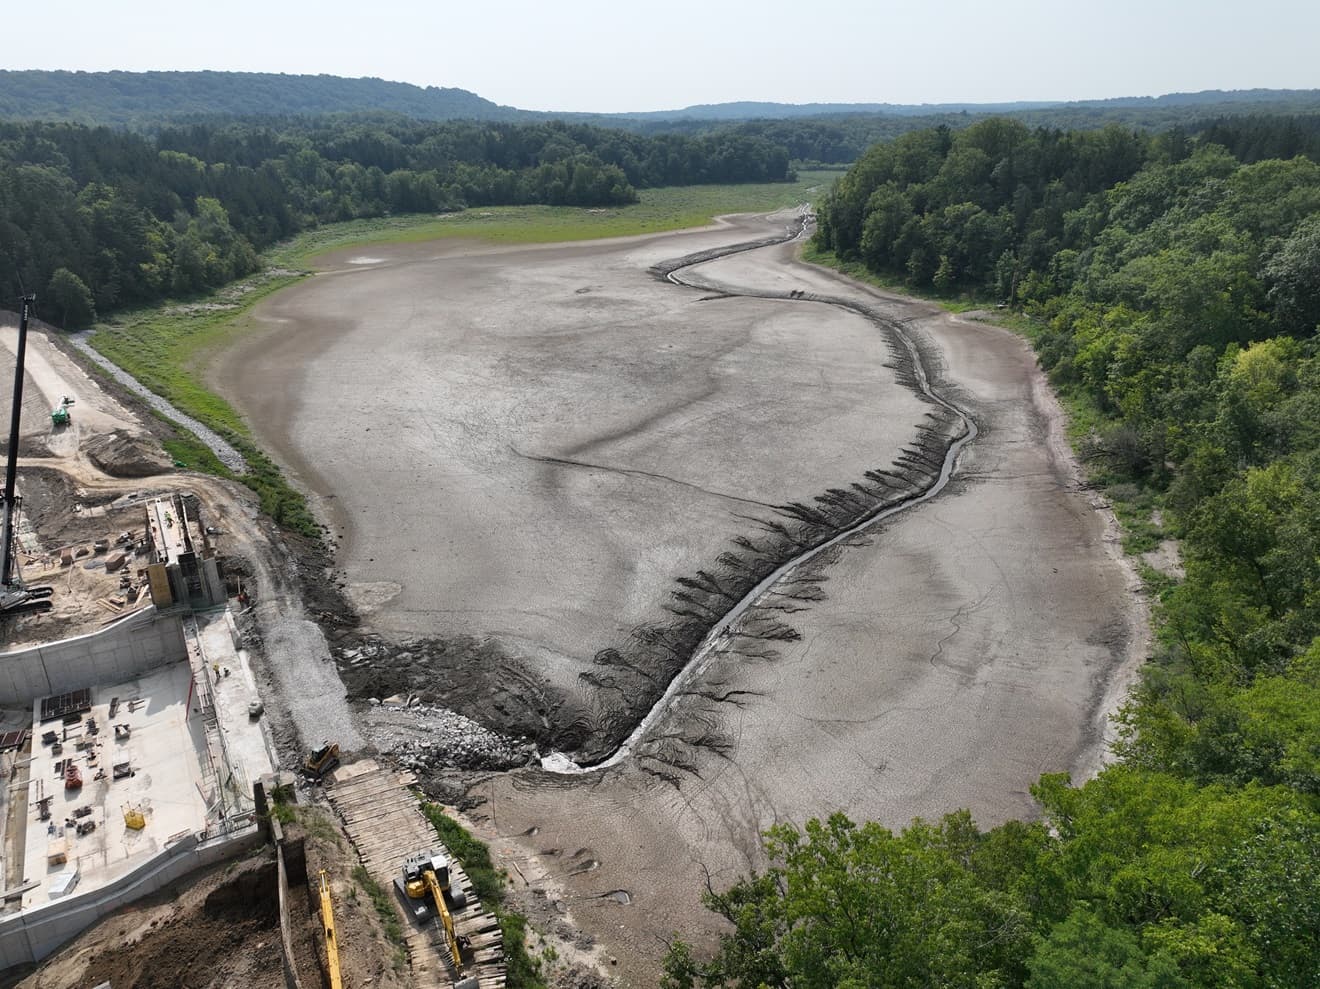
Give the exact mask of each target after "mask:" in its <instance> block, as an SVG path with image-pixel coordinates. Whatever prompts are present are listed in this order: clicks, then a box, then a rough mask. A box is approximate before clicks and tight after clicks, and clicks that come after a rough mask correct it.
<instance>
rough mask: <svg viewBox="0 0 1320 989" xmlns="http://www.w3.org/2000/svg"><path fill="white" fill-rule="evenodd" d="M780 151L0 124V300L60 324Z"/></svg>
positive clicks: (429, 131)
mask: <svg viewBox="0 0 1320 989" xmlns="http://www.w3.org/2000/svg"><path fill="white" fill-rule="evenodd" d="M788 177H789V167H788V155H787V153H786V152H785V151H784V150H783V149H782V148H781V147H779V146H777V145H775V144H773V143H771V142H770V141H768V140H765V139H763V138H759V137H755V136H749V135H739V134H711V135H705V136H699V137H686V136H682V135H662V136H656V137H643V136H639V135H631V134H626V133H623V132H620V131H612V130H603V129H600V128H594V127H587V126H568V125H564V124H558V123H550V124H478V123H454V124H434V123H420V122H416V121H408V120H403V119H400V118H393V117H392V118H373V119H361V118H307V119H303V118H289V119H284V120H278V121H262V122H243V121H237V122H229V123H209V124H194V125H189V126H182V127H178V128H166V129H163V130H161V131H159V132H157V133H156V134H155V135H154V136H153V137H149V138H148V137H145V136H142V135H139V134H135V133H130V132H127V131H122V130H111V129H109V128H87V127H83V126H80V125H73V124H42V123H35V124H0V293H2V294H3V296H4V298H8V299H14V298H16V297H17V296H18V295H19V294H20V293H21V292H22V291H24V290H26V291H35V292H37V293H39V294H41V296H42V303H43V315H44V316H47V317H48V318H51V319H53V320H55V321H56V322H59V323H61V324H63V325H67V326H70V327H76V326H81V325H85V324H86V323H88V322H89V321H90V320H91V319H92V317H93V315H94V314H95V313H96V312H102V313H104V312H108V311H110V310H112V309H115V308H118V307H122V306H127V305H134V304H141V303H145V302H149V301H152V300H155V299H159V298H162V297H164V296H166V295H186V294H188V293H192V292H197V291H200V290H202V289H206V288H211V287H215V286H218V285H222V284H224V283H225V282H228V281H230V280H231V279H233V278H236V277H238V276H241V275H244V274H247V273H248V272H250V271H252V270H253V269H254V268H255V266H256V263H257V252H258V251H259V250H261V249H263V248H265V247H267V246H268V245H270V244H272V243H273V242H275V241H277V240H279V239H281V238H284V237H287V236H289V235H290V234H293V233H296V232H298V231H300V230H303V229H306V228H308V227H312V226H316V225H319V224H324V223H330V222H333V221H337V220H348V219H353V218H357V217H371V216H381V215H385V214H390V213H416V212H436V211H449V210H458V209H462V208H464V207H465V206H477V205H502V204H523V203H544V204H549V205H570V206H603V205H610V204H625V203H630V202H633V201H635V200H636V192H635V188H636V187H648V186H657V185H692V184H697V183H709V182H748V181H756V182H765V181H782V180H785V179H787V178H788Z"/></svg>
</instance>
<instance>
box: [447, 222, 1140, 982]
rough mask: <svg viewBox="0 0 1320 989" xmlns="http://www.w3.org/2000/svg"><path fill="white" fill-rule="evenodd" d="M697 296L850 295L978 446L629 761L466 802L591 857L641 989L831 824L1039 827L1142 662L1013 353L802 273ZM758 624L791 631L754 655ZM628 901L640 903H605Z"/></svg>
mask: <svg viewBox="0 0 1320 989" xmlns="http://www.w3.org/2000/svg"><path fill="white" fill-rule="evenodd" d="M757 255H760V256H759V257H758V256H757ZM701 271H702V269H698V273H700V272H701ZM705 277H706V278H707V287H709V288H711V289H712V290H714V289H717V288H719V287H721V286H723V287H726V288H727V287H731V286H735V285H739V284H742V285H744V286H745V287H746V288H747V289H749V290H753V291H790V292H792V291H797V292H803V293H809V294H810V293H818V294H840V293H842V294H848V295H850V296H851V297H852V298H854V299H856V300H857V301H858V302H859V304H863V305H865V306H868V307H874V308H875V309H876V310H877V311H878V312H879V313H880V314H882V315H883V316H885V317H886V318H889V319H892V320H894V321H896V322H901V323H902V325H904V326H905V327H906V328H907V331H908V332H909V333H911V334H912V335H913V336H914V337H915V338H916V339H918V340H920V341H921V342H922V354H923V358H924V362H925V364H926V366H927V368H928V370H929V371H930V373H931V375H932V377H933V379H934V380H935V383H936V385H937V388H938V390H939V391H940V392H941V393H942V394H946V395H949V396H952V397H953V398H954V399H955V400H956V401H957V402H958V404H959V405H960V406H962V407H964V408H966V409H968V410H969V411H970V412H971V414H972V415H973V417H974V418H975V421H976V422H977V424H978V426H979V427H980V435H979V436H978V437H977V440H976V442H975V443H974V444H973V445H971V446H969V447H968V448H967V449H966V450H965V451H964V452H963V455H962V457H961V459H960V464H959V470H958V472H957V474H956V475H955V478H954V480H953V482H952V483H951V484H950V486H949V487H948V488H947V489H946V490H945V491H944V492H943V493H942V494H941V495H940V496H939V497H938V498H936V499H934V500H932V501H929V502H926V503H924V504H922V505H920V506H918V507H915V508H913V509H911V510H909V511H907V512H905V513H903V514H902V515H899V516H897V517H894V518H893V519H891V520H888V521H886V522H884V523H881V524H880V525H878V526H877V527H875V528H874V529H873V530H871V531H868V532H867V533H865V534H862V535H859V536H857V537H855V538H853V539H850V540H848V541H847V542H846V543H844V544H842V545H840V546H838V547H835V548H833V549H831V550H830V551H829V552H828V553H826V554H824V555H822V556H821V557H819V558H817V560H815V561H814V562H813V563H812V565H811V566H809V567H806V568H801V569H799V570H798V571H796V572H794V573H793V574H792V575H790V577H789V578H788V579H786V580H784V581H783V582H782V583H781V584H779V585H778V586H777V587H776V588H775V591H774V592H773V593H772V594H771V595H769V596H768V597H767V598H766V600H765V601H764V602H763V603H762V605H761V606H760V607H757V608H754V609H752V610H751V611H750V612H749V613H748V615H747V619H746V621H745V623H740V625H739V626H738V627H736V628H735V629H734V630H732V634H731V635H730V636H729V637H728V639H727V641H726V642H724V643H723V644H722V646H721V648H720V649H719V650H718V651H717V653H716V655H715V656H714V657H713V658H712V660H711V661H710V662H709V663H708V664H707V665H706V666H705V667H704V670H703V672H702V675H701V676H700V677H698V678H696V679H695V680H693V682H691V683H690V684H689V685H688V686H687V687H686V688H685V689H684V690H683V692H682V693H681V695H680V696H679V697H678V698H677V700H676V702H675V704H674V706H673V707H672V709H671V710H670V711H669V712H668V714H667V715H666V717H664V718H662V719H660V720H659V721H657V723H656V724H655V726H654V727H653V729H652V730H651V731H650V732H649V733H647V735H645V736H644V737H643V738H642V739H641V740H640V741H639V742H638V743H637V744H636V745H635V747H634V750H633V758H631V759H630V760H629V761H627V762H625V763H624V764H622V765H620V766H618V767H617V768H615V769H612V770H609V771H607V772H604V773H593V774H589V775H586V776H578V777H573V776H560V775H555V774H549V773H545V772H541V771H524V772H520V773H514V774H508V775H505V776H501V777H497V778H492V779H490V780H488V781H486V782H484V783H481V784H479V785H477V786H476V787H474V788H473V790H472V796H473V797H474V798H476V799H479V800H482V801H484V802H483V803H482V805H481V807H480V808H479V809H478V810H476V811H474V813H478V814H482V815H484V816H485V819H486V821H487V823H488V825H489V826H491V827H492V828H495V829H497V830H498V832H499V833H500V834H501V835H502V836H504V837H505V840H506V841H508V842H510V843H515V844H517V845H518V846H520V847H523V848H526V849H527V850H528V851H529V852H539V853H541V854H543V855H553V854H554V853H555V851H556V850H558V849H566V848H588V849H590V850H591V857H592V859H593V860H594V861H595V862H596V863H597V867H596V868H595V869H593V870H592V871H591V872H590V873H588V874H577V873H573V872H571V871H570V872H567V873H566V874H565V876H564V882H565V884H566V886H567V888H568V891H569V893H568V896H567V898H566V903H567V905H568V906H569V907H570V908H571V909H572V910H573V912H574V915H575V916H576V917H577V918H578V920H579V922H580V923H581V924H582V925H583V926H584V927H585V928H586V929H587V930H588V931H591V932H593V933H596V934H598V935H599V936H600V937H601V938H603V939H605V940H606V942H607V943H608V944H609V945H610V947H611V950H613V951H615V952H616V953H617V954H618V956H619V957H620V967H621V970H622V971H623V973H624V975H625V976H626V977H628V979H629V981H630V982H631V983H632V984H635V985H650V984H654V982H655V980H656V978H657V976H658V965H659V959H660V957H661V956H662V955H663V947H662V941H663V939H665V938H667V937H669V936H670V935H671V934H672V932H674V931H679V932H681V933H683V934H684V935H685V936H687V937H689V938H690V939H693V940H695V941H696V942H697V943H698V944H702V943H709V942H710V941H711V939H712V938H713V937H714V936H715V933H716V928H715V925H714V924H713V923H712V917H710V916H709V915H706V914H705V913H704V912H703V911H702V909H701V907H700V896H701V892H702V891H703V890H704V889H705V888H706V886H707V884H708V883H710V884H713V885H715V886H716V887H717V888H719V887H722V886H724V885H727V884H728V883H730V882H732V881H733V879H734V878H735V877H737V876H738V875H740V874H743V873H745V871H746V870H747V869H749V868H752V867H756V866H759V865H761V864H763V861H762V857H761V853H760V849H759V834H760V832H761V831H762V830H763V829H765V828H766V827H768V826H770V825H772V824H775V823H778V822H782V821H795V822H799V823H800V822H802V821H803V820H805V819H806V818H808V817H819V816H823V815H826V814H828V813H830V812H832V811H834V810H842V811H844V812H846V813H847V814H849V815H850V816H852V817H854V818H855V819H870V820H878V821H880V822H882V823H884V824H886V825H889V826H891V827H900V826H902V825H904V824H906V823H907V822H908V821H910V820H911V819H912V818H913V817H915V816H925V817H937V816H939V815H941V814H944V813H947V812H949V811H953V810H955V809H958V808H961V807H967V808H970V809H971V810H972V812H973V814H974V816H975V817H976V819H977V821H978V823H979V824H981V825H982V826H990V825H993V824H996V823H999V822H1001V821H1004V820H1006V819H1009V818H1012V817H1030V816H1032V815H1033V814H1034V813H1035V807H1034V805H1033V803H1032V801H1031V798H1030V796H1029V794H1028V792H1027V788H1028V787H1029V786H1030V785H1031V784H1032V783H1033V782H1035V781H1036V779H1038V778H1039V776H1040V774H1042V773H1045V772H1056V771H1073V772H1074V773H1077V774H1084V773H1085V772H1088V771H1090V770H1092V769H1093V768H1094V766H1095V764H1096V761H1097V759H1098V757H1099V755H1100V754H1101V752H1102V751H1103V731H1104V727H1105V722H1104V715H1105V713H1106V709H1107V707H1109V706H1110V705H1112V702H1113V699H1114V698H1115V697H1118V696H1121V695H1122V691H1123V687H1124V685H1125V683H1126V682H1128V680H1129V679H1130V677H1131V675H1132V672H1133V671H1134V670H1135V668H1136V665H1137V664H1138V663H1139V662H1140V659H1141V658H1142V657H1143V656H1144V650H1145V635H1146V626H1145V608H1144V601H1143V600H1142V599H1141V598H1140V597H1139V596H1138V595H1137V592H1136V588H1135V586H1134V585H1133V584H1132V583H1130V577H1131V573H1130V570H1129V569H1128V568H1127V567H1126V566H1125V565H1124V564H1123V563H1122V561H1121V559H1120V556H1119V554H1118V551H1117V545H1116V542H1115V533H1114V530H1113V529H1112V528H1111V520H1109V519H1107V518H1106V517H1105V516H1104V515H1103V514H1102V513H1101V512H1099V511H1097V509H1096V505H1095V504H1093V503H1092V499H1091V496H1090V494H1089V492H1087V491H1086V490H1085V489H1084V487H1083V486H1082V485H1081V484H1080V483H1079V474H1078V472H1077V470H1076V465H1075V463H1074V462H1073V461H1072V459H1071V456H1070V455H1069V453H1068V451H1067V448H1066V444H1064V443H1063V439H1062V431H1061V429H1060V421H1059V411H1058V407H1057V404H1056V403H1055V402H1054V401H1053V398H1052V396H1051V395H1050V394H1049V392H1048V389H1047V388H1046V387H1045V385H1044V381H1043V378H1042V376H1041V375H1040V372H1039V370H1038V369H1037V368H1036V366H1035V362H1034V359H1033V358H1032V355H1031V353H1030V350H1029V349H1028V348H1027V347H1026V345H1025V344H1024V343H1023V342H1022V341H1021V340H1019V339H1017V338H1015V337H1014V336H1013V335H1012V334H1009V333H1007V332H1006V331H1003V330H1000V329H997V328H995V327H991V326H986V325H983V324H976V323H971V322H967V321H963V320H960V319H957V318H955V317H950V316H947V315H944V314H940V313H938V312H937V311H935V310H933V309H932V308H930V307H927V306H925V305H923V304H920V303H915V302H912V301H911V300H903V299H898V298H894V297H890V296H886V295H883V294H881V293H877V292H873V291H871V290H869V289H866V288H863V287H861V286H854V285H852V284H851V283H850V282H848V281H847V280H844V279H840V278H838V277H837V276H834V275H833V274H832V273H829V272H824V271H821V270H818V269H812V268H809V267H805V266H799V265H796V264H794V263H792V260H791V256H790V252H789V251H788V250H786V249H779V248H771V249H766V250H764V251H761V252H754V253H753V254H746V255H739V256H737V257H736V258H728V259H724V260H720V261H715V262H713V263H712V264H711V265H710V266H709V267H708V268H707V269H706V270H705ZM761 623H775V624H776V625H779V626H782V627H784V628H786V629H788V630H791V632H789V633H786V634H784V635H783V636H781V637H779V638H777V639H776V640H774V641H772V642H766V641H763V640H760V639H759V638H758V637H756V636H755V635H754V634H752V635H748V634H745V633H746V632H748V631H754V630H755V629H756V627H757V626H758V625H759V624H761ZM618 889H623V890H626V891H627V892H628V896H629V903H627V904H622V903H619V902H618V901H617V900H614V899H610V898H609V897H608V896H606V895H605V894H608V893H610V892H611V891H614V890H618Z"/></svg>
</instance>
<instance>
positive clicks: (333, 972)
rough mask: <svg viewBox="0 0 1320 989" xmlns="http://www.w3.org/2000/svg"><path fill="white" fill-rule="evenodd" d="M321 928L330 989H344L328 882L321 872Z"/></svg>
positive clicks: (322, 871)
mask: <svg viewBox="0 0 1320 989" xmlns="http://www.w3.org/2000/svg"><path fill="white" fill-rule="evenodd" d="M321 927H322V928H324V930H325V958H326V968H327V969H328V970H329V972H330V989H344V981H343V977H342V976H341V975H340V972H339V938H338V937H337V936H336V935H335V910H334V906H333V904H332V903H331V902H330V880H329V879H328V878H326V874H325V870H324V869H322V870H321Z"/></svg>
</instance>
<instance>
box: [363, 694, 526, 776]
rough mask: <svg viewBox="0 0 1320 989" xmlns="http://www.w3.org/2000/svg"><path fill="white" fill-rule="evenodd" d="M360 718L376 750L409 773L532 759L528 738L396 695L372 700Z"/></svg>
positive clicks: (508, 764)
mask: <svg viewBox="0 0 1320 989" xmlns="http://www.w3.org/2000/svg"><path fill="white" fill-rule="evenodd" d="M363 720H364V722H365V723H366V725H367V730H368V733H369V734H370V735H371V739H372V742H373V743H374V744H375V746H376V748H377V749H378V750H380V752H381V753H383V754H385V755H388V756H391V757H393V758H394V759H395V760H397V761H398V762H399V763H400V764H401V765H404V766H407V767H408V768H409V769H411V770H413V771H414V772H428V771H431V770H436V769H467V770H503V769H513V768H515V767H518V766H525V765H527V764H528V763H529V762H531V761H533V760H534V759H535V758H536V757H537V752H536V746H534V745H533V744H532V743H531V742H528V741H526V740H523V739H515V738H510V737H509V736H507V735H501V734H500V733H499V732H494V731H491V730H490V729H489V728H484V727H482V726H481V725H479V724H478V723H477V722H475V721H473V720H472V719H471V718H466V717H464V716H463V715H461V714H459V713H458V712H456V711H450V710H448V709H447V708H443V707H428V706H426V705H424V704H419V703H416V702H412V703H409V702H408V701H407V700H404V699H402V698H389V699H387V700H385V701H384V702H380V701H376V700H375V699H374V698H373V700H372V702H371V708H370V710H369V711H368V712H367V714H366V716H365V718H364V719H363Z"/></svg>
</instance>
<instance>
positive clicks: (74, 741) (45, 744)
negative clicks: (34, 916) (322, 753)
mask: <svg viewBox="0 0 1320 989" xmlns="http://www.w3.org/2000/svg"><path fill="white" fill-rule="evenodd" d="M192 692H193V678H192V670H191V668H190V666H189V665H188V664H187V663H175V664H173V665H171V666H167V667H165V668H163V669H160V670H156V671H154V672H152V673H147V674H143V675H142V676H140V677H138V678H137V679H134V680H129V681H127V682H124V683H119V684H113V685H110V686H105V687H92V688H89V689H87V690H86V691H77V692H74V693H75V694H78V695H81V697H83V698H85V702H82V703H77V702H75V703H73V704H71V705H64V706H66V707H69V710H68V711H66V712H65V713H63V714H62V715H61V714H54V716H53V717H51V718H50V719H49V720H43V718H42V707H43V699H39V700H37V701H35V702H34V704H33V718H32V729H31V731H32V742H31V745H32V755H31V762H30V763H29V764H28V767H27V768H28V782H27V819H26V840H25V842H24V849H23V870H22V874H23V885H24V886H28V889H27V890H26V891H25V892H24V893H23V894H22V908H23V909H25V910H26V909H28V908H30V907H34V906H39V905H41V904H43V903H48V902H50V901H51V900H52V899H57V898H59V897H62V896H68V895H70V894H72V893H74V892H79V893H81V892H86V891H88V890H93V889H98V888H100V887H102V886H106V885H109V884H110V883H113V882H114V881H115V880H116V879H118V878H119V877H120V876H122V875H124V874H125V873H127V872H129V871H131V869H132V868H133V866H134V863H135V861H136V860H138V859H140V858H142V857H144V856H147V855H153V854H155V853H156V852H158V851H160V850H161V849H163V848H165V847H166V846H167V845H168V844H170V842H171V841H173V840H178V838H179V837H182V836H185V835H190V834H193V833H195V832H199V831H204V830H206V827H207V805H208V800H207V796H206V794H207V792H208V790H210V789H213V788H214V782H213V781H208V778H207V768H208V767H207V765H206V760H205V758H204V755H203V753H204V750H205V747H206V732H205V729H204V727H203V725H202V720H201V718H200V717H196V716H191V711H190V708H189V703H190V700H191V697H192ZM46 713H47V714H53V713H54V712H53V711H51V710H47V712H46ZM75 784H76V785H75ZM13 795H14V796H15V797H21V794H19V793H13ZM134 814H137V815H140V823H141V827H129V826H127V824H126V823H125V821H126V817H131V819H132V821H133V823H138V821H139V818H138V817H132V815H134ZM15 837H17V836H15Z"/></svg>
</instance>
